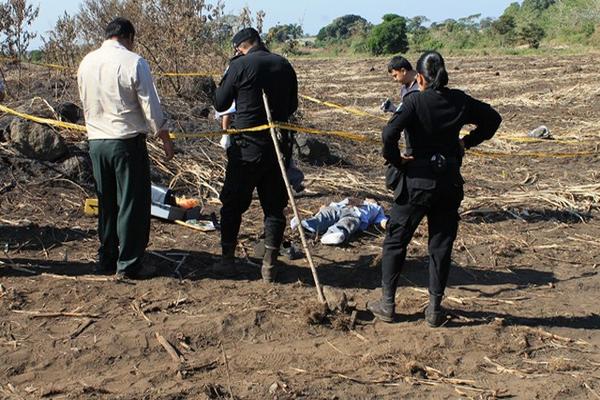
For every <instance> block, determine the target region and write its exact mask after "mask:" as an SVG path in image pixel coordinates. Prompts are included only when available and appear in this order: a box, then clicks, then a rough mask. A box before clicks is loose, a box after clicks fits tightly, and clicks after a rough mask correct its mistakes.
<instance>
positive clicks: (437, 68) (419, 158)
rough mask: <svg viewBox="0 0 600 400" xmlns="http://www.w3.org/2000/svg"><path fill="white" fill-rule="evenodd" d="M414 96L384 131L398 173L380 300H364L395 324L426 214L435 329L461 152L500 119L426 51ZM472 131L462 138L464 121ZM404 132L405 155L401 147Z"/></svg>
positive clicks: (454, 224) (459, 195) (459, 192)
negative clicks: (411, 249)
mask: <svg viewBox="0 0 600 400" xmlns="http://www.w3.org/2000/svg"><path fill="white" fill-rule="evenodd" d="M416 70H417V82H418V84H419V90H420V92H419V93H416V94H413V95H411V96H408V97H407V98H406V99H405V100H404V102H403V104H402V106H401V107H400V108H399V109H398V110H397V111H396V112H395V113H394V116H393V117H392V118H391V119H390V121H389V123H388V124H387V126H386V127H385V128H384V130H383V134H382V136H383V157H384V158H385V160H386V161H387V163H389V164H390V165H391V166H392V167H394V168H396V169H397V170H398V173H397V174H396V179H395V181H394V184H393V185H390V184H389V182H388V187H390V186H393V187H392V188H393V190H394V203H393V205H392V209H391V212H390V220H389V222H388V224H387V227H386V237H385V240H384V243H383V256H382V292H383V293H382V298H381V299H380V300H378V301H376V302H374V303H370V304H369V305H368V309H369V310H370V311H371V312H372V313H373V314H374V315H375V316H376V317H377V318H379V319H381V320H382V321H385V322H393V321H394V315H395V296H396V287H397V285H398V280H399V277H400V272H401V270H402V267H403V265H404V261H405V259H406V250H407V247H408V244H409V243H410V241H411V239H412V237H413V234H414V232H415V230H416V229H417V227H418V226H419V224H420V222H421V220H422V219H423V217H425V216H427V222H428V228H429V305H428V306H427V308H426V310H425V320H426V321H427V323H428V324H429V325H430V326H432V327H438V326H441V325H443V324H444V322H445V321H446V316H445V313H444V311H443V309H442V307H441V302H442V298H443V296H444V290H445V288H446V283H447V281H448V274H449V271H450V261H451V255H452V246H453V243H454V240H455V239H456V235H457V232H458V221H459V214H458V208H459V206H460V203H461V202H462V200H463V197H464V192H463V183H464V181H463V178H462V176H461V173H460V167H461V164H462V158H463V156H464V153H465V149H470V148H472V147H474V146H477V145H478V144H480V143H482V142H483V141H484V140H488V139H490V138H492V136H494V134H495V133H496V131H497V130H498V127H499V126H500V123H501V121H502V118H501V117H500V114H498V112H497V111H495V110H494V109H493V108H492V107H491V106H490V105H488V104H486V103H483V102H481V101H479V100H476V99H474V98H472V97H470V96H469V95H467V94H465V93H464V92H462V91H460V90H456V89H450V88H448V87H447V85H448V72H447V70H446V65H445V62H444V59H443V57H442V56H441V54H439V53H438V52H435V51H429V52H426V53H424V54H423V55H422V56H421V57H420V58H419V61H418V62H417V68H416ZM465 125H474V126H475V128H474V129H473V130H472V131H471V132H470V133H468V134H467V135H466V136H464V137H463V138H462V139H461V138H460V136H459V134H460V131H461V129H462V128H463V126H465ZM402 131H405V141H406V143H405V145H406V149H405V152H404V153H402V152H401V151H400V148H399V146H398V142H399V140H400V134H401V133H402Z"/></svg>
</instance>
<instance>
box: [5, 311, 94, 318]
mask: <svg viewBox="0 0 600 400" xmlns="http://www.w3.org/2000/svg"><path fill="white" fill-rule="evenodd" d="M11 311H12V312H14V313H15V314H25V315H29V316H31V318H57V317H71V318H95V319H98V318H101V316H100V315H98V314H89V313H77V312H42V311H25V310H11Z"/></svg>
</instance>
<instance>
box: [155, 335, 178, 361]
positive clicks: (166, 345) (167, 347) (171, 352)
mask: <svg viewBox="0 0 600 400" xmlns="http://www.w3.org/2000/svg"><path fill="white" fill-rule="evenodd" d="M154 334H155V335H156V340H158V343H160V345H161V346H162V347H163V348H164V349H165V350H166V351H167V353H169V355H170V356H171V358H172V359H173V361H175V362H176V363H178V364H180V363H182V362H185V358H184V357H183V355H181V354H179V352H178V351H177V349H175V347H173V345H172V344H171V343H169V341H168V340H167V339H165V338H164V337H163V336H162V335H161V334H160V333H158V332H155V333H154Z"/></svg>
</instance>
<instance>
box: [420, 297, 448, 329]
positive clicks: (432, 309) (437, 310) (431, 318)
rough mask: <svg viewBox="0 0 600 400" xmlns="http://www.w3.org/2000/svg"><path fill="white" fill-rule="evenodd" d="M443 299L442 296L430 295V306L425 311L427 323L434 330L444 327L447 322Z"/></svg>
mask: <svg viewBox="0 0 600 400" xmlns="http://www.w3.org/2000/svg"><path fill="white" fill-rule="evenodd" d="M442 298H443V296H441V295H434V294H430V295H429V305H428V306H427V308H426V309H425V321H427V323H428V324H429V326H430V327H432V328H437V327H439V326H442V324H443V323H444V322H446V313H445V312H444V309H443V308H442V306H441V304H442Z"/></svg>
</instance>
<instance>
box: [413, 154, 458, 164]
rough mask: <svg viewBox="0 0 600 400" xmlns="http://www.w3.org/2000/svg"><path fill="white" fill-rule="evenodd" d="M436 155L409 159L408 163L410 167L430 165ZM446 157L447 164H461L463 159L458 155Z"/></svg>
mask: <svg viewBox="0 0 600 400" xmlns="http://www.w3.org/2000/svg"><path fill="white" fill-rule="evenodd" d="M433 157H434V156H431V157H430V158H421V157H417V158H415V159H414V160H411V161H409V162H408V163H407V164H406V165H407V166H409V167H430V166H431V163H432V162H433V161H434V160H433ZM444 158H445V159H446V164H447V165H456V164H460V162H461V159H460V158H458V157H444Z"/></svg>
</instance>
